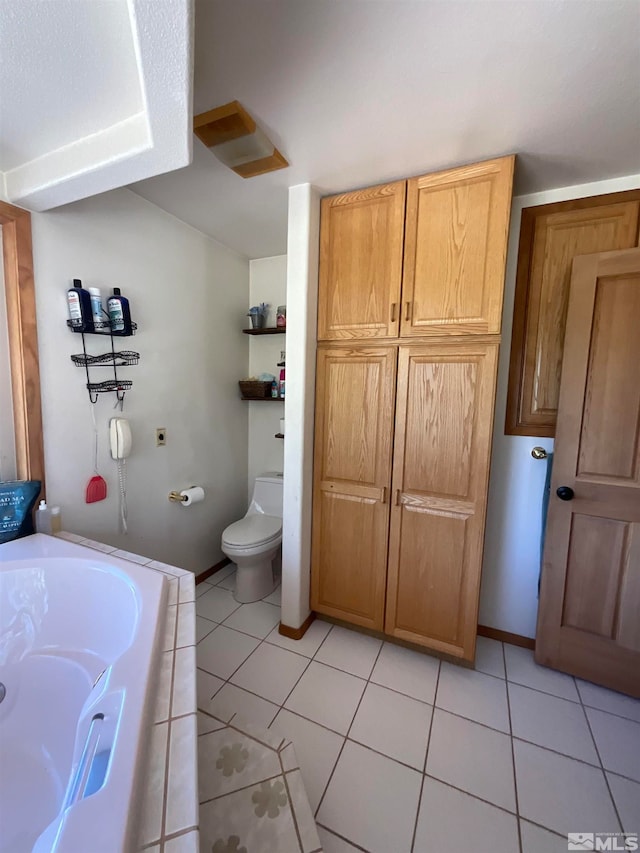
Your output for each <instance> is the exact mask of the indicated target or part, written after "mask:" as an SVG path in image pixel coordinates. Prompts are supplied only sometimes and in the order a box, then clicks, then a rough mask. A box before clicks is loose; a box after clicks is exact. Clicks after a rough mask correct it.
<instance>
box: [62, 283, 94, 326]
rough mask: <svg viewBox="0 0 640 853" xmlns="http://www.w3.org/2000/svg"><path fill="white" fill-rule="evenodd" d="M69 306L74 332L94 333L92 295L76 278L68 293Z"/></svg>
mask: <svg viewBox="0 0 640 853" xmlns="http://www.w3.org/2000/svg"><path fill="white" fill-rule="evenodd" d="M67 305H68V306H69V319H70V320H71V328H72V329H73V331H74V332H93V330H94V329H93V317H92V314H91V295H90V294H89V291H88V290H85V289H84V287H83V286H82V282H81V281H80V279H79V278H74V280H73V287H70V288H69V290H68V291H67Z"/></svg>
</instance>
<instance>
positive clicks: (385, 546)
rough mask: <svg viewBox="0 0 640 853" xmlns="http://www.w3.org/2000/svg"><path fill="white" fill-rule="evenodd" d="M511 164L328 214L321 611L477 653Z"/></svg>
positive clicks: (319, 463) (483, 166)
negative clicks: (478, 614)
mask: <svg viewBox="0 0 640 853" xmlns="http://www.w3.org/2000/svg"><path fill="white" fill-rule="evenodd" d="M513 164H514V158H513V157H504V158H501V159H499V160H491V161H489V162H486V163H479V164H477V165H474V166H464V167H462V168H459V169H452V170H450V171H447V172H441V173H439V174H437V175H427V176H425V177H422V178H413V179H410V180H409V181H408V182H405V181H399V182H397V183H395V184H387V185H385V186H381V187H373V188H372V189H370V190H360V191H358V192H354V193H347V194H343V195H339V196H335V197H333V198H328V199H324V201H323V203H322V210H321V217H322V219H321V229H320V230H321V242H320V274H319V294H318V338H319V340H320V341H326V343H324V344H322V345H321V346H320V347H319V350H318V372H317V385H316V433H315V455H314V486H313V531H312V548H311V551H312V554H311V560H312V572H311V575H312V584H311V587H312V592H311V606H312V608H313V609H314V610H316V611H319V612H320V613H324V614H327V615H329V616H332V617H334V618H337V619H340V620H343V621H346V622H351V623H353V624H356V625H361V626H364V627H367V628H371V629H374V630H378V631H382V630H384V631H385V632H386V633H387V634H390V635H392V636H394V637H398V638H399V639H402V640H407V641H409V642H413V643H417V644H420V645H423V646H425V647H427V648H430V649H433V650H436V651H439V652H444V653H447V654H449V655H452V656H454V657H458V658H460V659H464V660H467V661H472V660H473V658H474V654H475V637H476V628H477V611H478V592H479V588H480V570H481V565H482V549H483V536H484V521H485V506H486V497H487V480H488V472H489V456H490V449H491V434H492V425H493V409H494V394H495V378H496V366H497V352H498V344H499V340H500V339H499V335H498V334H497V333H498V332H499V331H500V322H501V313H502V295H503V285H504V267H505V255H506V245H507V231H508V222H509V214H510V209H511V184H512V179H513ZM405 192H406V193H407V205H406V211H405ZM400 309H402V311H400ZM367 338H380V339H381V340H379V341H372V340H369V341H367V340H366V339H367ZM398 359H399V360H398ZM396 362H398V366H397V365H396ZM396 367H397V370H398V373H397V381H396ZM396 406H397V413H395V412H396ZM392 453H393V483H392V477H391V470H392Z"/></svg>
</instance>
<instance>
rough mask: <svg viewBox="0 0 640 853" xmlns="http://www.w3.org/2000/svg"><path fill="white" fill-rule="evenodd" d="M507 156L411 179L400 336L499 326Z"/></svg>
mask: <svg viewBox="0 0 640 853" xmlns="http://www.w3.org/2000/svg"><path fill="white" fill-rule="evenodd" d="M513 164H514V158H513V157H502V158H501V159H499V160H489V161H487V162H485V163H478V164H476V165H473V166H463V167H462V168H458V169H451V170H449V171H447V172H439V173H438V174H436V175H425V176H424V177H421V178H411V179H410V180H409V182H408V191H407V216H406V226H405V228H406V230H405V252H404V279H403V287H402V303H403V314H402V326H401V330H400V334H401V335H402V336H403V337H406V336H410V337H415V336H416V335H419V336H424V335H466V334H480V335H487V334H497V333H499V332H500V323H501V319H502V293H503V288H504V267H505V259H506V254H507V239H508V232H509V215H510V211H511V187H512V183H513Z"/></svg>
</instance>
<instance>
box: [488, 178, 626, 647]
mask: <svg viewBox="0 0 640 853" xmlns="http://www.w3.org/2000/svg"><path fill="white" fill-rule="evenodd" d="M636 187H640V175H630V176H628V177H625V178H616V179H614V180H610V181H598V182H596V183H592V184H581V185H579V186H574V187H562V188H561V189H555V190H549V191H547V192H542V193H535V194H533V195H526V196H517V197H516V198H514V200H513V208H512V214H511V231H510V235H509V251H508V256H507V275H506V282H505V297H504V311H503V317H502V341H503V344H502V346H501V348H500V350H501V351H500V365H499V368H498V389H497V397H496V416H495V427H494V436H493V453H492V457H491V479H490V483H489V504H488V508H487V526H486V534H485V550H484V565H483V574H482V590H481V594H480V614H479V622H480V624H481V625H488V626H490V627H492V628H499V629H500V630H503V631H511V632H512V633H514V634H522V635H524V636H525V637H534V636H535V629H536V617H537V612H538V576H539V571H540V525H541V504H542V492H543V489H544V482H545V472H546V463H545V462H542V461H538V460H535V459H533V458H532V456H531V448H532V447H535V445H541V446H542V447H546V448H547V449H551V448H552V447H553V440H552V439H543V438H529V437H526V436H513V435H505V434H504V421H505V412H506V400H507V383H508V378H509V353H510V348H511V326H512V319H513V299H514V292H515V278H516V262H517V257H518V240H519V235H520V219H521V214H522V209H523V208H525V207H532V206H534V205H539V204H550V203H552V202H557V201H566V200H568V199H573V198H584V197H586V196H592V195H601V194H603V193H610V192H619V191H621V190H629V189H634V188H636Z"/></svg>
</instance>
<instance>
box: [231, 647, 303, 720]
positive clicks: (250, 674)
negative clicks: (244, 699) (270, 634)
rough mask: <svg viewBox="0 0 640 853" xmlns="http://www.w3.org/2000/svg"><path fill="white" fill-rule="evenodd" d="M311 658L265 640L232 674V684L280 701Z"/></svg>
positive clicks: (271, 699) (277, 703)
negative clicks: (269, 643) (271, 644)
mask: <svg viewBox="0 0 640 853" xmlns="http://www.w3.org/2000/svg"><path fill="white" fill-rule="evenodd" d="M308 663H309V661H308V660H307V659H306V658H303V657H301V656H300V655H294V654H293V653H292V652H287V651H285V650H284V649H279V648H277V647H276V646H270V645H267V643H263V644H262V645H261V646H259V647H258V648H257V649H256V650H255V652H254V653H253V654H252V655H251V657H250V658H248V660H247V661H246V662H245V663H244V664H243V665H242V666H241V667H240V669H239V670H238V671H237V672H236V674H235V675H234V676H233V677H232V678H231V681H232V682H233V684H237V685H238V687H244V689H245V690H250V691H251V692H252V693H257V695H258V696H262V697H263V698H264V699H268V700H269V701H270V702H275V703H276V705H281V704H282V703H283V702H284V700H285V699H286V698H287V696H288V695H289V693H290V691H291V690H292V688H293V687H294V685H295V684H296V682H297V681H298V679H299V678H300V676H301V675H302V673H303V672H304V671H305V668H306V667H307V665H308Z"/></svg>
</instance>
